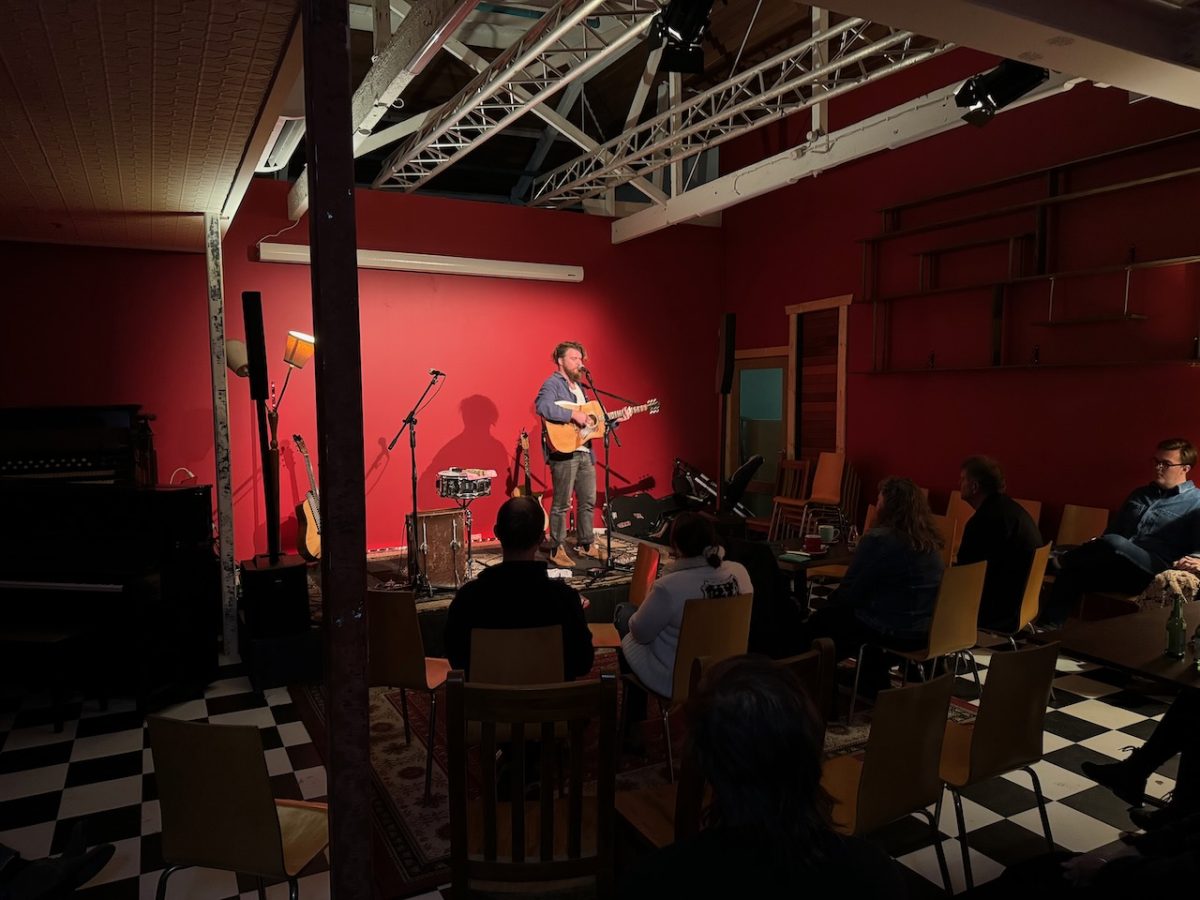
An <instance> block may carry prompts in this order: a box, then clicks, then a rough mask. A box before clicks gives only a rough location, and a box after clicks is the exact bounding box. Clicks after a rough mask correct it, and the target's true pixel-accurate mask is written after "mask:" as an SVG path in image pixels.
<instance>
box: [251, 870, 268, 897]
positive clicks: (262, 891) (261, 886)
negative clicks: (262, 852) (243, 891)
mask: <svg viewBox="0 0 1200 900" xmlns="http://www.w3.org/2000/svg"><path fill="white" fill-rule="evenodd" d="M254 881H255V883H256V886H257V887H258V900H267V883H266V881H265V880H264V879H263V877H262V876H261V875H259V876H258V877H257V878H255V879H254Z"/></svg>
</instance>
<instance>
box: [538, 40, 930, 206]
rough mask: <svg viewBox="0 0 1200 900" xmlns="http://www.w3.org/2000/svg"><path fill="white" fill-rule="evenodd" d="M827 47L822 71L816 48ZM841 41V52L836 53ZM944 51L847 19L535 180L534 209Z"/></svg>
mask: <svg viewBox="0 0 1200 900" xmlns="http://www.w3.org/2000/svg"><path fill="white" fill-rule="evenodd" d="M823 42H830V48H831V49H830V59H829V61H828V62H827V63H826V64H824V65H819V64H818V63H819V57H817V55H816V53H815V49H816V48H817V47H818V45H820V44H821V43H823ZM835 42H836V47H837V49H836V50H834V49H833V47H834V45H835ZM946 47H947V45H945V44H942V43H940V42H937V41H933V40H929V39H926V38H920V37H918V36H916V35H914V34H913V33H912V32H909V31H897V30H895V29H891V28H888V27H886V26H876V25H873V23H871V22H867V21H865V20H863V19H857V18H855V19H846V20H844V21H842V22H839V23H837V24H836V25H832V26H831V27H830V28H829V30H828V32H825V33H819V34H814V35H813V36H812V37H810V38H809V39H808V40H806V41H803V42H802V43H800V44H798V45H796V46H795V47H792V48H790V49H789V50H786V51H784V52H783V53H780V54H778V55H777V56H774V57H772V58H771V59H768V60H766V61H765V62H762V63H760V64H759V65H757V66H753V67H752V68H750V69H747V70H745V71H744V72H739V73H737V74H735V75H734V76H732V77H731V78H729V79H728V80H727V81H725V82H723V83H721V84H719V85H717V86H716V87H714V88H711V89H710V90H708V91H705V92H704V93H702V94H698V95H696V96H695V97H692V98H689V99H688V100H687V101H686V102H684V103H682V104H679V105H678V106H675V107H673V108H671V109H668V110H666V111H664V112H662V113H659V114H658V115H657V116H655V117H654V118H652V119H650V120H649V121H647V122H645V123H644V124H642V125H640V126H638V127H637V128H636V129H633V130H631V131H627V132H625V133H624V134H621V135H619V136H618V137H616V138H613V139H612V140H611V141H608V142H607V143H605V144H603V145H602V146H601V148H600V151H601V152H597V153H590V154H586V155H584V156H580V157H577V158H576V159H574V160H572V161H570V162H568V163H567V164H566V165H564V166H561V167H560V168H558V169H556V170H555V171H553V172H551V173H549V174H547V175H545V176H543V177H542V178H540V179H538V181H537V182H536V183H535V186H534V199H533V201H532V203H533V205H535V206H549V207H555V208H562V207H569V206H574V205H576V204H578V203H579V201H581V200H585V199H588V198H591V197H595V196H597V195H599V194H602V193H604V192H605V191H606V190H609V189H611V188H613V187H615V186H616V185H618V184H624V183H625V182H626V181H628V180H629V175H628V174H627V173H628V172H634V173H637V174H639V175H643V176H644V175H647V174H649V173H650V172H653V171H655V170H656V169H659V168H661V167H663V166H666V165H672V164H674V163H677V162H680V161H682V160H684V159H687V158H688V157H690V156H694V155H696V154H698V153H700V152H702V151H703V150H706V149H708V148H709V147H712V146H715V145H717V144H721V143H724V142H725V141H728V140H731V139H732V138H735V137H737V136H739V135H742V134H746V133H747V132H750V131H753V130H755V129H757V128H761V127H762V126H764V125H766V124H768V123H770V122H774V121H777V120H779V119H781V118H784V117H785V116H788V115H791V114H792V113H795V112H798V111H800V110H802V109H808V108H809V107H810V106H812V104H814V103H816V102H818V101H819V100H830V99H832V98H833V97H836V96H839V95H840V94H844V93H847V92H849V91H852V90H854V89H856V88H858V87H861V86H862V85H863V84H866V83H867V82H869V81H874V80H877V79H879V78H882V77H885V76H886V75H889V74H891V73H893V72H898V71H900V70H901V69H904V68H907V67H909V66H911V65H914V64H916V63H919V62H922V61H924V60H926V59H928V58H929V57H931V56H933V55H934V54H937V53H940V52H941V51H942V50H945V49H946Z"/></svg>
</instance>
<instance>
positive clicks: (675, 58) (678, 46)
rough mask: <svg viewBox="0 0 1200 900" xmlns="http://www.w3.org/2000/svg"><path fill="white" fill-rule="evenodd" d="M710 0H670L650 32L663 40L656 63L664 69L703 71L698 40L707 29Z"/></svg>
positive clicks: (692, 72)
mask: <svg viewBox="0 0 1200 900" xmlns="http://www.w3.org/2000/svg"><path fill="white" fill-rule="evenodd" d="M711 12H712V0H671V2H670V3H668V4H667V5H666V7H665V8H664V9H663V11H662V12H661V13H659V14H658V18H657V19H655V20H654V30H653V35H654V37H655V39H657V40H659V41H661V42H663V45H664V46H663V54H662V59H661V60H659V63H658V67H659V69H660V70H662V71H664V72H686V73H689V74H693V75H699V74H700V73H702V72H703V71H704V51H703V50H702V49H701V47H700V42H701V41H703V40H704V33H705V32H706V31H708V17H709V15H710V13H711Z"/></svg>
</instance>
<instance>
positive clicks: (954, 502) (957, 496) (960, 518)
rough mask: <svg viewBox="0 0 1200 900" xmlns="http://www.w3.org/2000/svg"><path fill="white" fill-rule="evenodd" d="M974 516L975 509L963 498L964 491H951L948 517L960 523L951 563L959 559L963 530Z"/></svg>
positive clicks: (952, 549) (952, 550) (951, 549)
mask: <svg viewBox="0 0 1200 900" xmlns="http://www.w3.org/2000/svg"><path fill="white" fill-rule="evenodd" d="M973 515H975V507H973V506H972V505H971V504H970V503H968V502H967V501H966V500H964V499H963V498H962V491H951V492H950V500H949V501H948V502H947V503H946V516H947V518H951V519H954V521H956V522H957V523H958V529H957V530H956V531H955V533H954V543H953V545H952V546H951V548H950V560H951V562H953V561H954V560H955V559H957V558H958V545H959V544H961V543H962V535H963V528H965V527H966V525H967V520H968V519H969V518H971V516H973Z"/></svg>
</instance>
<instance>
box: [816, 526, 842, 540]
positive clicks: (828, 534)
mask: <svg viewBox="0 0 1200 900" xmlns="http://www.w3.org/2000/svg"><path fill="white" fill-rule="evenodd" d="M817 533H818V534H819V535H821V543H823V544H832V543H833V542H834V541H837V540H840V539H841V537H842V532H841V529H839V528H834V527H833V526H832V525H821V526H820V527H818V528H817Z"/></svg>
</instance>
